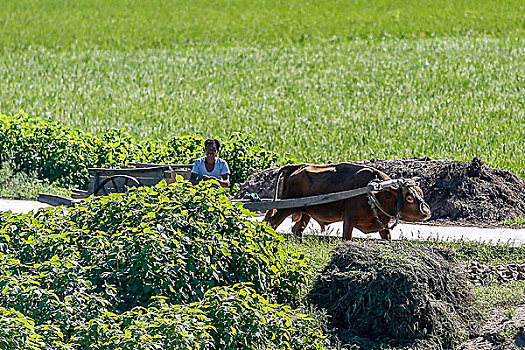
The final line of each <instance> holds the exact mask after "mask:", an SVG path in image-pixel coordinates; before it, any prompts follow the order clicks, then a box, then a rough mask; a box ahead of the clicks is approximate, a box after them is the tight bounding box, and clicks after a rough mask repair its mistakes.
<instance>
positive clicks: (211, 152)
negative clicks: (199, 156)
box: [204, 145, 218, 159]
mask: <svg viewBox="0 0 525 350" xmlns="http://www.w3.org/2000/svg"><path fill="white" fill-rule="evenodd" d="M204 153H205V154H206V158H209V159H212V158H215V157H217V153H218V151H217V148H215V145H208V146H206V148H205V149H204Z"/></svg>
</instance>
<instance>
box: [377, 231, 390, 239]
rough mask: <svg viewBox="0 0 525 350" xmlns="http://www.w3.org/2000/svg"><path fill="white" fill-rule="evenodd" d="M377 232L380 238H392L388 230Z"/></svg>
mask: <svg viewBox="0 0 525 350" xmlns="http://www.w3.org/2000/svg"><path fill="white" fill-rule="evenodd" d="M379 234H380V235H381V238H383V239H386V240H388V241H391V240H392V236H391V235H390V230H382V231H379Z"/></svg>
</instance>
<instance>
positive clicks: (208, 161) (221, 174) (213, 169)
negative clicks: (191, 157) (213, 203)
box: [190, 139, 230, 187]
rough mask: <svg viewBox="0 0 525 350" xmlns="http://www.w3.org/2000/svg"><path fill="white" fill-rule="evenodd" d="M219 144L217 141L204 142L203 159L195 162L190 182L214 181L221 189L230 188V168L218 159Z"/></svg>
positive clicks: (222, 160)
mask: <svg viewBox="0 0 525 350" xmlns="http://www.w3.org/2000/svg"><path fill="white" fill-rule="evenodd" d="M220 147H221V144H220V142H219V140H217V139H208V140H206V141H205V142H204V154H205V156H204V157H201V158H199V159H197V160H195V163H194V164H193V168H192V169H191V176H190V182H191V183H192V184H194V185H196V184H198V183H199V182H201V181H206V180H212V179H213V180H216V181H218V182H219V184H220V185H221V186H222V187H230V168H229V167H228V163H226V161H225V160H224V159H221V158H219V157H218V155H219V150H220Z"/></svg>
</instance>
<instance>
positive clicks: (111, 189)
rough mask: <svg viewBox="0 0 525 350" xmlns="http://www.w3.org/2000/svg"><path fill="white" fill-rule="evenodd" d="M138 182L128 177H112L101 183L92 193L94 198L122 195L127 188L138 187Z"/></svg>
mask: <svg viewBox="0 0 525 350" xmlns="http://www.w3.org/2000/svg"><path fill="white" fill-rule="evenodd" d="M140 185H141V183H140V181H139V180H137V179H136V178H134V177H133V176H129V175H113V176H110V177H108V178H107V179H105V180H104V181H102V182H101V183H100V184H99V185H98V186H97V188H95V190H94V191H93V194H94V195H95V196H107V195H108V194H110V193H122V192H125V191H126V189H127V188H129V187H139V186H140Z"/></svg>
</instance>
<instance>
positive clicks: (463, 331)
mask: <svg viewBox="0 0 525 350" xmlns="http://www.w3.org/2000/svg"><path fill="white" fill-rule="evenodd" d="M309 297H310V300H311V302H313V303H314V304H316V305H318V306H320V307H321V308H323V309H326V310H327V313H328V315H330V316H331V326H332V327H333V331H334V333H335V335H337V337H338V338H339V340H340V341H341V342H342V343H343V344H354V345H355V346H356V347H357V348H362V349H378V348H384V346H387V347H395V348H399V347H404V348H407V349H454V348H457V346H458V345H459V344H460V342H462V341H464V340H465V339H466V338H467V337H468V336H469V335H470V334H472V333H473V327H474V326H475V324H476V321H477V320H478V316H479V312H478V311H476V308H475V305H474V299H473V296H472V294H471V292H470V289H469V287H468V285H467V280H466V276H465V274H464V272H463V271H462V270H461V268H460V266H459V263H458V261H457V259H456V258H455V252H454V251H453V250H450V249H447V248H443V247H434V246H420V245H416V244H413V243H410V242H407V241H400V242H379V241H369V240H366V241H362V242H351V243H346V244H341V245H339V246H338V247H337V248H336V249H335V251H334V253H333V257H332V260H331V261H330V263H329V264H328V265H327V266H326V267H325V268H324V269H323V271H322V272H321V274H320V276H319V279H318V281H317V282H316V283H315V285H314V287H313V289H312V291H311V293H310V295H309Z"/></svg>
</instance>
